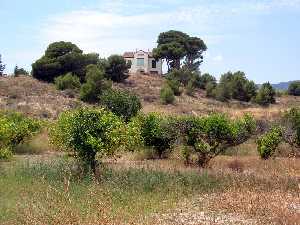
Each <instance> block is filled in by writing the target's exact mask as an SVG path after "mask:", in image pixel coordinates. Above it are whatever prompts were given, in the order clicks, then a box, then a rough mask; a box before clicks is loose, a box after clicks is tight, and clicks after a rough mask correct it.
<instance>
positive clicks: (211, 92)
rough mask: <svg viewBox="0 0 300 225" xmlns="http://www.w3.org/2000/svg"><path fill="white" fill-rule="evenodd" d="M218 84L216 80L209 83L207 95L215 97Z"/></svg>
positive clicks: (206, 88)
mask: <svg viewBox="0 0 300 225" xmlns="http://www.w3.org/2000/svg"><path fill="white" fill-rule="evenodd" d="M216 86H217V84H216V83H214V82H209V83H207V85H206V87H205V90H206V97H209V98H214V97H216Z"/></svg>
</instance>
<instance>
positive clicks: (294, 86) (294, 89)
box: [288, 81, 300, 96]
mask: <svg viewBox="0 0 300 225" xmlns="http://www.w3.org/2000/svg"><path fill="white" fill-rule="evenodd" d="M288 94H289V95H294V96H300V81H294V82H292V83H290V85H289V88H288Z"/></svg>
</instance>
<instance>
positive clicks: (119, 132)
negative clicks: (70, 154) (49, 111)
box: [50, 108, 126, 172]
mask: <svg viewBox="0 0 300 225" xmlns="http://www.w3.org/2000/svg"><path fill="white" fill-rule="evenodd" d="M125 128H126V127H125V124H124V123H123V122H122V120H121V119H120V118H119V117H117V116H116V115H114V114H113V113H111V112H108V111H106V110H104V109H89V108H81V109H77V110H73V111H67V112H64V113H62V114H61V115H60V116H59V119H58V121H57V123H56V124H55V126H54V127H53V128H52V129H51V132H50V138H51V142H52V143H53V144H54V145H55V146H57V147H59V148H61V149H62V150H67V151H69V150H72V151H74V153H75V154H76V156H77V157H78V158H79V159H80V160H82V161H83V162H84V163H85V164H86V165H87V166H90V168H91V169H92V170H93V172H95V169H96V166H97V161H96V155H98V156H99V157H100V158H101V157H102V156H104V155H113V154H114V153H115V151H117V150H118V149H120V147H121V146H123V144H124V143H125V142H126V132H125Z"/></svg>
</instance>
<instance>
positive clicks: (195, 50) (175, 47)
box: [153, 30, 207, 71]
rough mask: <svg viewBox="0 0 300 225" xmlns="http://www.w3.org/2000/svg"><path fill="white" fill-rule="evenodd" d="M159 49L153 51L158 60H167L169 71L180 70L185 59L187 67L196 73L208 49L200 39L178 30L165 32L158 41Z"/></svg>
mask: <svg viewBox="0 0 300 225" xmlns="http://www.w3.org/2000/svg"><path fill="white" fill-rule="evenodd" d="M157 43H158V45H157V48H155V49H154V50H153V55H154V57H155V58H156V59H163V60H166V62H167V65H168V71H170V70H171V69H178V70H179V69H180V67H181V65H180V60H181V59H184V58H185V66H186V67H187V68H188V69H189V70H191V71H196V70H198V67H199V66H200V64H201V63H202V61H203V56H202V54H203V52H204V51H206V49H207V47H206V45H205V44H204V42H203V41H202V40H201V39H200V38H198V37H190V36H189V35H187V34H186V33H183V32H181V31H176V30H170V31H167V32H163V33H161V34H160V35H159V37H158V40H157Z"/></svg>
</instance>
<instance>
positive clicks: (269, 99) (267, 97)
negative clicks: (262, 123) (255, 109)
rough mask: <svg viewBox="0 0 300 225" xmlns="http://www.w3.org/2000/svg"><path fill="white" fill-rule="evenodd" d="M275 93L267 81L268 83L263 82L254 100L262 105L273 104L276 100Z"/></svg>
mask: <svg viewBox="0 0 300 225" xmlns="http://www.w3.org/2000/svg"><path fill="white" fill-rule="evenodd" d="M275 95H276V92H275V90H274V88H273V87H272V85H271V84H270V83H269V82H268V83H264V84H263V85H262V86H261V87H260V89H259V91H258V93H257V95H256V97H255V102H256V103H257V104H259V105H263V106H268V105H269V104H274V103H275V102H276V100H275Z"/></svg>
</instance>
